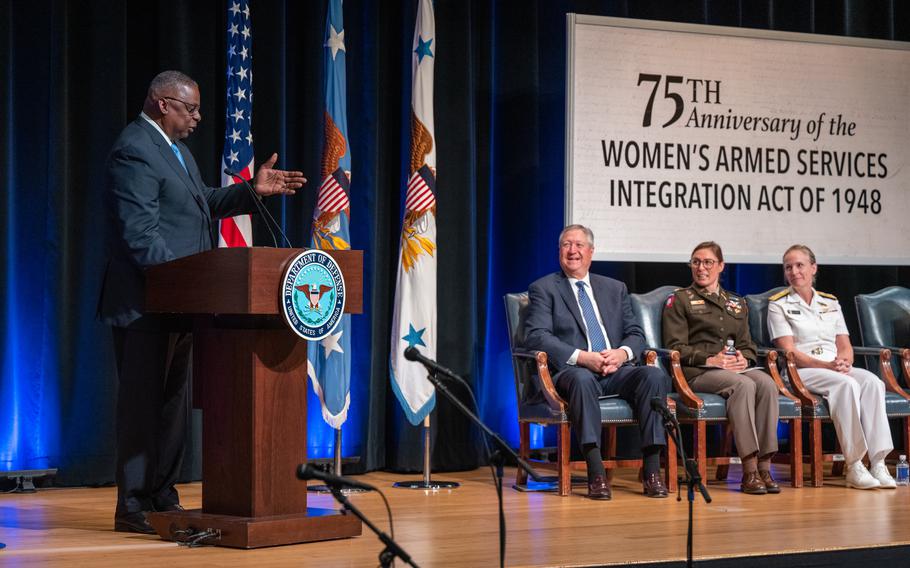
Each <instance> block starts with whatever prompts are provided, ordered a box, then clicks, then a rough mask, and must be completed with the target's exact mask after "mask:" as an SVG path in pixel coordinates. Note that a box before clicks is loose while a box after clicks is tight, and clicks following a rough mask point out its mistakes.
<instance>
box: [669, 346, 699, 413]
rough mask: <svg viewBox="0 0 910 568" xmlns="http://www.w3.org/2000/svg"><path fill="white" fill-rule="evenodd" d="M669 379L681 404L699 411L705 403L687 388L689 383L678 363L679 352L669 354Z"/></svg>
mask: <svg viewBox="0 0 910 568" xmlns="http://www.w3.org/2000/svg"><path fill="white" fill-rule="evenodd" d="M670 378H671V379H673V387H674V388H675V389H676V392H677V393H678V394H679V398H680V399H682V401H683V403H684V404H685V405H686V406H688V407H689V408H696V409H698V410H701V409H702V407H703V406H704V405H705V401H703V400H702V399H701V397H699V396H698V395H696V394H695V392H694V391H693V390H692V389H691V388H690V387H689V382H688V381H687V380H686V375H684V374H683V371H682V365H681V364H680V362H679V351H671V352H670Z"/></svg>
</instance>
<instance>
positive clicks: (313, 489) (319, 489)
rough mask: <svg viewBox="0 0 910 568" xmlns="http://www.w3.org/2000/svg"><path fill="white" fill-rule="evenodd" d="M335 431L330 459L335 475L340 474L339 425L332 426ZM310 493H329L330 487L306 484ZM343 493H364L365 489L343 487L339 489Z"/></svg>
mask: <svg viewBox="0 0 910 568" xmlns="http://www.w3.org/2000/svg"><path fill="white" fill-rule="evenodd" d="M333 430H334V431H335V449H334V456H333V460H332V462H333V463H332V465H333V467H332V469H333V471H334V473H335V475H341V474H342V472H341V427H340V426H339V427H338V428H333ZM306 490H307V491H309V492H310V493H331V492H332V488H331V487H329V486H328V485H308V486H307V488H306ZM341 492H342V493H344V494H345V495H351V494H353V493H365V492H366V489H361V488H359V487H345V488H344V489H342V490H341Z"/></svg>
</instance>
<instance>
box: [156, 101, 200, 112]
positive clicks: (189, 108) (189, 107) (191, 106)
mask: <svg viewBox="0 0 910 568" xmlns="http://www.w3.org/2000/svg"><path fill="white" fill-rule="evenodd" d="M161 98H162V99H167V100H169V101H177V102H178V103H183V106H184V108H186V113H187V114H196V113H197V112H198V111H199V105H194V104H190V103H188V102H186V101H182V100H180V99H175V98H174V97H161Z"/></svg>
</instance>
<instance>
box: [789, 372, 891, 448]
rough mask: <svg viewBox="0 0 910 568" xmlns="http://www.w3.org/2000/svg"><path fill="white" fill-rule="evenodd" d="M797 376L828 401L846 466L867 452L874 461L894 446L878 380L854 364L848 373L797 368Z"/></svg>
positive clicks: (882, 387)
mask: <svg viewBox="0 0 910 568" xmlns="http://www.w3.org/2000/svg"><path fill="white" fill-rule="evenodd" d="M799 378H800V379H802V380H803V384H804V385H806V388H807V389H809V390H810V391H811V392H813V393H815V394H820V395H822V396H823V397H825V399H826V400H827V401H828V409H829V411H830V412H831V421H832V422H834V429H835V430H836V431H837V439H838V441H840V445H841V451H843V452H844V461H846V462H847V465H850V464H852V463H853V462H855V461H857V460H860V459H862V457H863V456H864V455H865V454H866V452H868V453H869V461H870V462H871V463H872V464H876V463H878V462H880V461H882V460H884V459H885V457H886V456H887V455H888V453H890V452H891V450H893V449H894V444H893V443H892V441H891V429H890V427H889V426H888V415H887V414H886V412H885V383H884V382H883V381H882V380H881V379H879V378H878V377H876V376H875V375H874V374H872V373H870V372H869V371H867V370H865V369H859V368H857V367H853V368H852V369H851V370H850V373H849V374H844V373H838V372H837V371H832V370H830V369H809V368H805V369H800V370H799Z"/></svg>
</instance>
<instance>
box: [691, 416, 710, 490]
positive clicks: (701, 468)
mask: <svg viewBox="0 0 910 568" xmlns="http://www.w3.org/2000/svg"><path fill="white" fill-rule="evenodd" d="M692 430H693V436H692V441H693V443H692V453H693V454H695V460H696V461H697V462H698V464H697V465H698V475H700V476H701V478H702V479H705V480H707V479H708V448H707V445H708V435H707V427H706V426H705V423H704V422H702V421H701V420H699V421H698V422H695V424H694V425H693V428H692Z"/></svg>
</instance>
